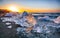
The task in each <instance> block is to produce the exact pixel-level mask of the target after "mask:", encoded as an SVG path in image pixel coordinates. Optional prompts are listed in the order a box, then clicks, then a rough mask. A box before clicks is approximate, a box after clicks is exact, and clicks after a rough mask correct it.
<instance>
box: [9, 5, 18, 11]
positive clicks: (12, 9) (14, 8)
mask: <svg viewBox="0 0 60 38" xmlns="http://www.w3.org/2000/svg"><path fill="white" fill-rule="evenodd" d="M8 9H9V10H11V11H13V12H18V7H15V6H10V7H9V8H8Z"/></svg>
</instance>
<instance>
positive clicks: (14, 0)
mask: <svg viewBox="0 0 60 38" xmlns="http://www.w3.org/2000/svg"><path fill="white" fill-rule="evenodd" d="M59 3H60V1H59V0H0V9H8V8H9V7H10V6H15V7H16V8H17V9H19V10H20V11H24V10H26V11H28V12H60V7H59V6H60V5H59Z"/></svg>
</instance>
